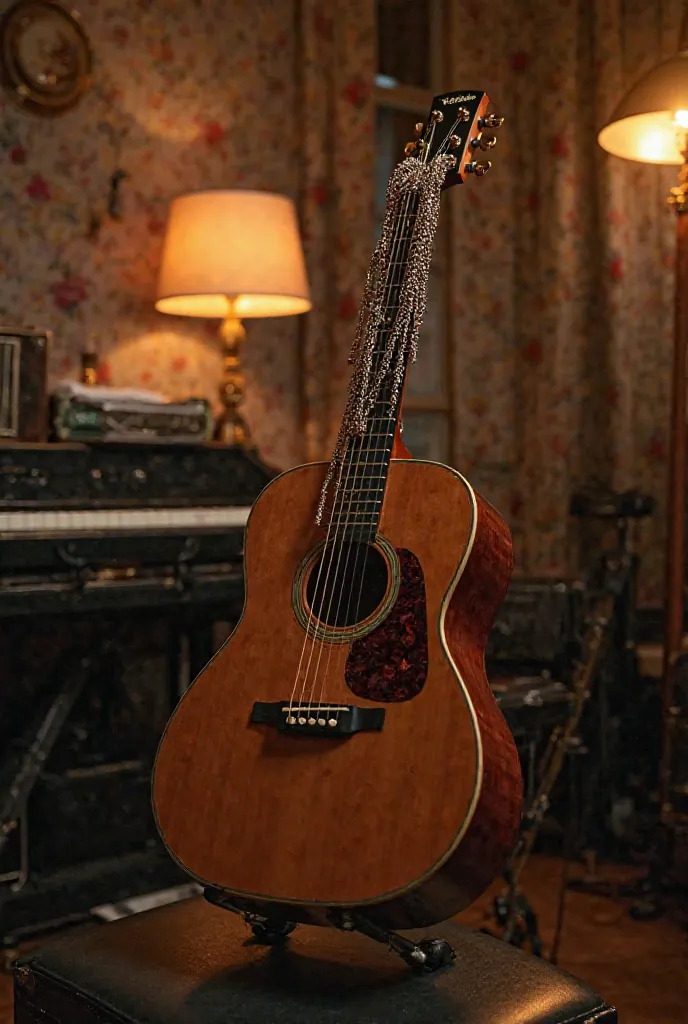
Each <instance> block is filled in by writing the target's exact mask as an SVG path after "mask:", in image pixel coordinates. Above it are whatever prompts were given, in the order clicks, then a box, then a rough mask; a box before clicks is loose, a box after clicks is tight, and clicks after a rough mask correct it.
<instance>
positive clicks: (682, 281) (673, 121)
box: [598, 9, 688, 820]
mask: <svg viewBox="0 0 688 1024" xmlns="http://www.w3.org/2000/svg"><path fill="white" fill-rule="evenodd" d="M598 142H599V144H600V145H601V146H602V148H603V149H606V150H607V151H608V152H609V153H612V154H613V155H614V156H619V157H623V158H624V159H626V160H637V161H641V162H643V163H654V164H676V165H680V166H681V170H680V174H679V184H678V185H676V186H675V187H674V188H672V189H671V194H670V195H669V197H668V201H669V202H670V203H672V204H673V206H674V209H675V211H676V245H677V250H676V297H675V313H674V355H673V373H672V387H671V393H672V397H671V427H670V439H669V481H668V485H669V491H668V502H667V518H668V522H667V538H666V583H665V587H666V589H665V615H666V625H665V633H664V662H663V672H662V680H663V682H662V705H663V715H664V724H663V742H662V761H661V768H660V799H661V815H662V819H663V820H666V819H668V818H670V817H671V815H672V803H671V793H670V775H671V737H672V732H673V729H672V720H673V712H672V708H673V705H674V693H673V684H672V674H673V673H672V671H671V670H672V667H673V665H674V662H675V661H676V659H677V658H678V656H679V655H680V654H681V652H682V645H683V610H684V578H685V512H686V434H687V432H688V427H687V426H686V355H687V352H688V9H687V13H686V16H685V17H684V22H683V29H682V31H681V38H680V44H679V52H678V53H677V54H676V56H675V57H671V58H670V59H669V60H665V61H662V63H660V64H658V65H657V66H656V67H654V68H653V69H652V70H651V71H650V72H648V73H647V74H646V75H645V76H644V77H643V78H641V79H640V81H639V82H638V83H637V84H636V85H634V86H633V88H632V89H631V90H630V91H629V92H628V93H627V94H626V95H625V96H624V97H623V99H622V100H621V102H620V103H619V105H618V107H617V108H616V110H615V111H614V113H613V115H612V117H611V118H610V120H609V123H608V124H607V125H605V127H604V128H603V129H602V131H601V132H600V134H599V136H598Z"/></svg>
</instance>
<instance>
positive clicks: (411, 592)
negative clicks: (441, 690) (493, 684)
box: [344, 548, 428, 703]
mask: <svg viewBox="0 0 688 1024" xmlns="http://www.w3.org/2000/svg"><path fill="white" fill-rule="evenodd" d="M397 556H398V558H399V569H400V575H401V582H400V585H399V595H398V597H397V599H396V602H395V604H394V607H393V608H392V610H391V612H390V613H389V615H388V616H387V618H386V619H385V621H384V622H382V623H381V624H380V625H379V626H377V628H376V629H374V630H373V631H372V632H371V633H368V634H367V635H366V636H364V637H361V639H360V640H354V642H353V643H352V645H351V650H350V651H349V656H348V658H347V660H346V668H345V670H344V678H345V680H346V685H347V686H348V687H349V689H350V690H351V691H352V692H353V693H355V694H356V696H357V697H363V698H365V699H366V700H379V701H380V702H383V703H393V702H394V703H395V702H397V701H402V700H410V698H411V697H415V696H416V694H418V693H420V691H421V690H422V689H423V686H424V684H425V679H426V677H427V674H428V617H427V610H426V603H425V580H424V578H423V570H422V569H421V566H420V562H419V561H418V559H417V558H416V556H415V555H414V554H413V552H411V551H407V550H406V549H405V548H398V549H397Z"/></svg>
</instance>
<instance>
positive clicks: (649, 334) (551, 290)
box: [447, 0, 681, 603]
mask: <svg viewBox="0 0 688 1024" xmlns="http://www.w3.org/2000/svg"><path fill="white" fill-rule="evenodd" d="M680 7H681V5H680V3H679V2H678V0H559V2H557V3H556V4H553V3H551V2H549V0H494V2H492V3H490V4H478V3H475V2H474V0H452V2H451V4H450V8H451V10H450V14H451V17H450V21H451V26H450V33H449V40H450V44H449V52H450V54H458V53H460V55H461V60H460V62H457V66H456V68H453V67H451V66H450V67H449V68H448V81H447V85H448V86H450V87H454V88H459V87H460V88H464V87H475V88H486V89H487V90H488V92H489V93H490V95H491V96H492V98H493V100H494V103H495V106H496V108H497V109H498V110H499V112H500V113H502V114H504V115H505V117H506V121H505V124H504V127H503V128H502V130H501V133H500V141H499V144H498V146H497V147H496V148H495V150H494V151H493V154H494V156H493V163H494V166H493V168H492V170H491V172H490V174H489V175H488V176H487V177H485V178H484V179H482V180H481V181H471V182H469V183H468V184H467V185H465V186H463V187H462V188H461V189H454V190H453V192H452V196H451V200H450V205H451V217H452V221H453V226H452V237H453V238H454V240H455V242H454V247H453V250H454V251H453V271H452V273H453V277H452V295H453V317H452V327H453V348H454V356H455V360H454V366H455V375H456V381H455V384H456V394H457V403H458V417H457V422H458V427H457V432H458V436H457V438H456V441H457V444H456V450H457V451H458V452H459V460H458V464H459V467H460V468H461V469H462V470H463V471H465V472H466V474H467V475H468V477H469V478H470V479H471V480H472V481H473V482H474V484H475V485H476V486H477V487H478V488H479V489H480V490H482V491H483V493H485V494H486V496H488V497H489V498H491V499H492V500H493V501H494V502H495V504H496V505H497V506H498V507H499V508H500V509H501V510H502V512H503V514H504V515H505V517H506V518H507V520H508V521H509V522H510V525H511V527H512V531H513V533H514V538H515V542H516V564H517V569H518V570H519V571H521V572H523V573H527V574H529V575H549V574H559V573H567V572H576V571H578V568H579V566H580V564H581V558H584V557H585V554H586V552H585V551H580V550H579V537H580V528H579V527H578V526H577V525H576V524H575V523H574V522H572V521H571V520H570V518H569V517H568V515H567V510H568V505H569V500H570V497H571V494H572V493H573V492H574V490H575V489H576V488H578V487H579V486H581V485H589V484H594V483H597V484H601V485H607V486H612V487H614V488H617V489H626V488H631V487H637V488H640V489H642V490H644V491H647V492H649V493H650V494H652V495H654V496H655V497H656V498H657V499H658V502H659V509H658V512H657V514H656V515H655V516H654V517H653V519H652V520H651V521H650V522H649V523H644V524H642V525H641V526H639V527H638V528H637V534H638V535H637V538H636V540H637V542H638V544H639V550H640V553H641V556H642V559H643V568H642V598H643V600H645V601H647V602H651V603H659V602H660V601H661V581H662V569H663V552H662V542H663V532H664V509H665V490H666V474H667V437H668V423H669V385H670V367H671V349H672V314H673V301H672V297H673V280H674V278H673V263H674V217H675V214H674V213H673V212H672V210H671V209H670V208H669V207H668V206H667V204H666V194H667V192H668V188H669V187H670V185H671V184H672V183H673V179H674V177H675V169H671V168H657V167H652V166H648V165H642V164H631V163H626V162H624V161H622V160H619V159H617V158H613V157H609V156H607V155H606V154H604V153H603V152H602V151H601V150H600V148H599V147H598V145H597V143H596V135H597V132H598V130H599V129H600V127H601V126H602V125H603V124H604V122H605V120H606V119H607V118H608V116H609V115H610V113H611V112H612V110H613V108H614V107H615V105H616V103H617V102H618V100H619V99H620V98H621V96H622V94H623V92H624V91H625V90H626V89H627V88H628V87H629V86H630V85H631V84H632V83H633V82H634V81H635V80H636V79H637V78H638V77H639V75H640V74H642V73H643V72H644V71H646V70H647V69H649V68H650V67H651V66H652V65H653V64H654V63H655V62H656V61H657V60H659V59H660V58H661V57H662V56H670V55H671V54H672V53H673V52H675V51H676V48H677V41H678V32H679V27H680ZM450 64H451V61H450Z"/></svg>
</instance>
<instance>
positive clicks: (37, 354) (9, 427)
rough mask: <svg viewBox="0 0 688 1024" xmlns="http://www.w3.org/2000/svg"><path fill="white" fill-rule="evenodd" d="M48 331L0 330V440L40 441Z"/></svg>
mask: <svg viewBox="0 0 688 1024" xmlns="http://www.w3.org/2000/svg"><path fill="white" fill-rule="evenodd" d="M49 342H50V333H49V332H48V331H33V330H25V329H23V328H20V327H0V438H3V437H7V438H12V439H14V440H16V441H44V440H45V438H46V434H47V425H48V415H47V399H46V380H47V365H48V345H49Z"/></svg>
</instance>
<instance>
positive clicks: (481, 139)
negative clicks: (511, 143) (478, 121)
mask: <svg viewBox="0 0 688 1024" xmlns="http://www.w3.org/2000/svg"><path fill="white" fill-rule="evenodd" d="M496 145H497V136H496V135H492V133H491V132H481V133H480V135H478V136H477V138H475V139H471V146H472V147H473V149H482V150H487V149H492V148H493V147H494V146H496Z"/></svg>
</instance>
